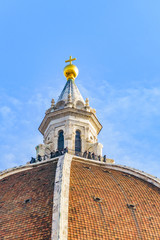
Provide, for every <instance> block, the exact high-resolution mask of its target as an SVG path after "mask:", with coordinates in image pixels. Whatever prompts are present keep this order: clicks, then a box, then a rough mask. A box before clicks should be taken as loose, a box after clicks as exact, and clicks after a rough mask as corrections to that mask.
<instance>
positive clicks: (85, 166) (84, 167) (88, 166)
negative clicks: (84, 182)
mask: <svg viewBox="0 0 160 240" xmlns="http://www.w3.org/2000/svg"><path fill="white" fill-rule="evenodd" d="M83 167H84V168H87V169H91V167H89V166H83Z"/></svg>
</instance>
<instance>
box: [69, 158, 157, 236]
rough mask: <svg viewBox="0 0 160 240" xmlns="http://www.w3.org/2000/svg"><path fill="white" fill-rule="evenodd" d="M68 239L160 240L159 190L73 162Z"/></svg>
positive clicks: (127, 177)
mask: <svg viewBox="0 0 160 240" xmlns="http://www.w3.org/2000/svg"><path fill="white" fill-rule="evenodd" d="M86 166H90V167H91V168H89V169H87V168H86ZM68 239H69V240H71V239H77V240H78V239H81V240H82V239H96V240H97V239H127V240H128V239H134V240H135V239H145V240H146V239H148V240H151V239H154V240H155V239H160V189H159V188H157V187H155V186H153V185H152V184H150V183H147V182H145V181H143V180H141V179H139V178H137V177H135V176H132V175H129V174H124V173H122V172H120V171H116V170H111V169H107V170H106V169H105V168H104V167H100V166H95V165H92V166H91V165H88V164H85V163H80V162H76V161H73V162H72V166H71V177H70V193H69V223H68Z"/></svg>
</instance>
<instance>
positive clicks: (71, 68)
mask: <svg viewBox="0 0 160 240" xmlns="http://www.w3.org/2000/svg"><path fill="white" fill-rule="evenodd" d="M74 60H76V58H73V59H72V56H70V58H69V60H66V61H65V62H69V64H68V65H67V66H65V67H64V70H63V72H64V76H65V77H66V78H67V80H69V79H73V80H75V78H76V77H77V76H78V72H79V71H78V68H77V67H76V66H75V65H73V64H72V61H74Z"/></svg>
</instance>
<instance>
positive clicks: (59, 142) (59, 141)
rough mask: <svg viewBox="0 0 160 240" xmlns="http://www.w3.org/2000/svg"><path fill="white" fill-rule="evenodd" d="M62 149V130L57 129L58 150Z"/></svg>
mask: <svg viewBox="0 0 160 240" xmlns="http://www.w3.org/2000/svg"><path fill="white" fill-rule="evenodd" d="M63 149H64V135H63V131H62V130H61V131H59V134H58V150H59V151H62V150H63Z"/></svg>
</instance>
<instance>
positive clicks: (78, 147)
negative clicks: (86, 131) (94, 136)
mask: <svg viewBox="0 0 160 240" xmlns="http://www.w3.org/2000/svg"><path fill="white" fill-rule="evenodd" d="M75 152H81V133H80V131H78V130H77V131H76V135H75Z"/></svg>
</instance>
